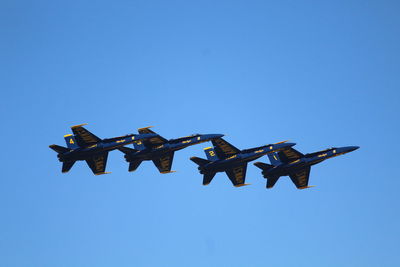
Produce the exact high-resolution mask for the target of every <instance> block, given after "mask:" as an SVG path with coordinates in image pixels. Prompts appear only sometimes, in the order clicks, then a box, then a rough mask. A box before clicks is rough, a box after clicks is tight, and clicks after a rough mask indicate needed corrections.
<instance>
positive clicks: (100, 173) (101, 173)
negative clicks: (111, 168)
mask: <svg viewBox="0 0 400 267" xmlns="http://www.w3.org/2000/svg"><path fill="white" fill-rule="evenodd" d="M110 173H111V172H98V173H95V174H94V175H103V174H110Z"/></svg>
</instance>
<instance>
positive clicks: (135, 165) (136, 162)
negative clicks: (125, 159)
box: [128, 159, 142, 172]
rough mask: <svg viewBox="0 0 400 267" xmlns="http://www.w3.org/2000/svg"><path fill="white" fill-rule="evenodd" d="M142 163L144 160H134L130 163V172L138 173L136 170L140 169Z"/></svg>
mask: <svg viewBox="0 0 400 267" xmlns="http://www.w3.org/2000/svg"><path fill="white" fill-rule="evenodd" d="M140 163H142V160H140V159H139V160H134V161H130V162H129V169H128V171H130V172H133V171H136V169H137V168H138V167H139V165H140Z"/></svg>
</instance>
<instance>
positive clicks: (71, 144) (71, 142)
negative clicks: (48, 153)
mask: <svg viewBox="0 0 400 267" xmlns="http://www.w3.org/2000/svg"><path fill="white" fill-rule="evenodd" d="M64 139H65V143H66V144H67V147H68V148H69V149H77V148H79V146H78V144H77V143H76V140H75V137H74V136H73V135H72V134H67V135H64Z"/></svg>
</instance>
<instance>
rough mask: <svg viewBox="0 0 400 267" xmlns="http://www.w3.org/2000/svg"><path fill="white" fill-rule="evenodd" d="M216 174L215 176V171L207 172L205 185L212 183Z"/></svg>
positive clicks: (204, 179)
mask: <svg viewBox="0 0 400 267" xmlns="http://www.w3.org/2000/svg"><path fill="white" fill-rule="evenodd" d="M214 176H215V172H208V173H205V174H204V177H203V185H208V184H209V183H211V181H212V179H213V178H214Z"/></svg>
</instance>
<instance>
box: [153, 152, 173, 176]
mask: <svg viewBox="0 0 400 267" xmlns="http://www.w3.org/2000/svg"><path fill="white" fill-rule="evenodd" d="M173 159H174V152H170V153H167V154H164V155H162V156H161V157H159V158H157V159H153V163H154V165H156V167H157V169H158V170H159V171H160V173H169V172H171V166H172V160H173Z"/></svg>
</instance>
